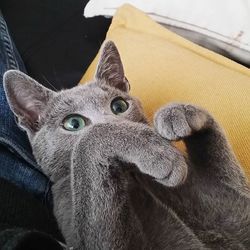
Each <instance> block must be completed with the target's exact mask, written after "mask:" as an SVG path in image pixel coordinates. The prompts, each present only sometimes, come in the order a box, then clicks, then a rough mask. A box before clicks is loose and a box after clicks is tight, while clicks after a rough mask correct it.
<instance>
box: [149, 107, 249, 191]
mask: <svg viewBox="0 0 250 250" xmlns="http://www.w3.org/2000/svg"><path fill="white" fill-rule="evenodd" d="M154 125H155V128H156V130H157V131H158V133H159V134H161V135H162V136H163V137H164V138H167V139H168V140H174V141H175V140H181V139H183V140H184V142H185V144H186V147H187V151H188V155H189V157H190V159H191V162H193V163H194V165H195V166H197V172H198V171H199V170H201V171H200V173H201V174H202V175H206V174H207V176H210V178H217V179H218V180H219V181H220V182H221V181H222V182H223V183H224V184H226V185H229V186H231V187H233V188H234V189H236V190H237V191H240V192H243V193H247V194H248V193H249V189H248V186H247V181H246V178H245V176H244V173H243V170H242V169H241V167H240V164H239V162H238V161H237V159H236V157H235V155H234V153H233V151H232V149H231V146H230V145H229V143H228V141H227V139H226V137H225V135H224V132H223V131H222V129H221V128H220V126H219V125H218V124H217V122H216V121H215V120H214V119H213V117H212V116H211V115H210V114H209V113H208V112H207V111H205V110H203V109H201V108H199V107H196V106H193V105H185V104H171V105H168V106H166V107H163V108H161V109H160V110H159V111H158V112H157V113H156V115H155V119H154Z"/></svg>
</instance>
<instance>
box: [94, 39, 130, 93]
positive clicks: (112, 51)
mask: <svg viewBox="0 0 250 250" xmlns="http://www.w3.org/2000/svg"><path fill="white" fill-rule="evenodd" d="M95 78H96V79H97V80H99V81H100V82H101V84H107V85H109V86H111V87H114V88H117V89H119V90H121V91H125V92H128V91H129V89H130V86H129V82H128V80H127V78H126V77H125V75H124V69H123V65H122V61H121V57H120V54H119V52H118V50H117V48H116V46H115V44H114V42H112V41H108V42H106V43H105V44H104V45H103V48H102V52H101V57H100V60H99V63H98V66H97V70H96V74H95Z"/></svg>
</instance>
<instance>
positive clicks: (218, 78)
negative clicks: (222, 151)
mask: <svg viewBox="0 0 250 250" xmlns="http://www.w3.org/2000/svg"><path fill="white" fill-rule="evenodd" d="M107 40H113V41H114V42H115V43H116V45H117V47H118V49H119V52H120V54H121V58H122V61H123V64H124V68H125V73H126V76H127V78H128V79H129V81H130V85H131V93H132V95H134V96H137V97H139V99H140V100H141V101H142V104H143V106H144V109H145V112H146V114H147V116H148V118H149V119H151V120H152V117H153V114H154V112H155V111H156V110H157V109H158V108H159V107H161V106H162V105H164V104H166V103H169V102H185V103H193V104H196V105H199V106H201V107H204V108H206V109H207V110H208V111H209V112H210V113H211V114H212V115H213V116H214V117H215V118H216V119H217V121H218V122H219V123H220V124H221V125H222V127H223V128H224V129H225V131H226V134H227V136H228V138H229V141H230V143H231V144H232V146H233V149H234V151H235V153H236V155H237V157H238V159H239V160H240V162H241V164H242V166H243V167H244V168H245V171H246V173H247V175H248V177H250V70H249V69H247V68H245V67H243V66H241V65H239V64H237V63H235V62H233V61H231V60H229V59H227V58H224V57H223V56H220V55H218V54H216V53H213V52H211V51H209V50H207V49H204V48H202V47H200V46H198V45H195V44H193V43H191V42H189V41H187V40H185V39H184V38H181V37H180V36H178V35H176V34H174V33H172V32H170V31H168V30H166V29H165V28H163V27H162V26H160V25H159V24H157V23H155V22H154V21H152V20H151V19H150V18H149V17H148V16H146V15H145V14H144V13H143V12H141V11H139V10H137V9H135V8H134V7H132V6H131V5H124V6H122V7H121V8H120V9H119V10H118V11H117V13H116V14H115V16H114V18H113V21H112V24H111V26H110V28H109V31H108V33H107ZM98 57H99V56H97V58H96V59H95V60H94V61H93V63H92V64H91V66H90V67H89V69H88V70H87V72H86V73H85V75H84V76H83V78H82V80H81V83H84V82H86V81H89V80H91V79H93V76H94V72H95V69H96V64H97V60H98Z"/></svg>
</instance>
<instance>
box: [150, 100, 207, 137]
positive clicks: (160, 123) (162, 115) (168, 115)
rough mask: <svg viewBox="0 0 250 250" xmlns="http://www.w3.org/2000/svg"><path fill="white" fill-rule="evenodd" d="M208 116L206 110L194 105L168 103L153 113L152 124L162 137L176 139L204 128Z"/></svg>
mask: <svg viewBox="0 0 250 250" xmlns="http://www.w3.org/2000/svg"><path fill="white" fill-rule="evenodd" d="M210 118H211V117H210V116H209V115H208V113H207V112H206V111H204V110H203V109H200V108H198V107H196V106H193V105H188V104H187V105H186V104H170V105H168V106H165V107H163V108H161V109H160V110H159V111H158V112H157V113H156V114H155V118H154V126H155V129H156V131H157V132H158V133H159V134H160V135H161V136H162V137H164V138H166V139H168V140H171V141H176V140H180V139H183V138H186V137H188V136H190V135H192V134H193V133H195V132H197V131H200V130H202V129H204V128H205V127H206V125H207V123H208V121H209V119H210Z"/></svg>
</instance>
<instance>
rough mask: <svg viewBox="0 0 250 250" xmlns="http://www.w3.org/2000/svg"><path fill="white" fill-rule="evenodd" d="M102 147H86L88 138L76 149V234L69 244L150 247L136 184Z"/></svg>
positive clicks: (73, 188)
mask: <svg viewBox="0 0 250 250" xmlns="http://www.w3.org/2000/svg"><path fill="white" fill-rule="evenodd" d="M103 146H104V145H103ZM105 146H106V145H105ZM93 150H94V151H93ZM101 150H102V149H101V147H99V146H97V147H93V145H92V146H91V150H88V149H86V138H84V139H83V140H80V142H79V144H78V145H77V147H76V149H75V150H74V154H73V160H72V165H71V192H72V209H73V211H72V212H73V213H72V228H73V232H74V233H73V234H72V236H71V239H70V240H69V242H68V246H69V247H70V246H73V248H74V249H77V250H80V249H124V250H126V249H132V250H133V249H134V250H137V249H150V247H149V246H148V242H147V239H146V238H145V237H144V235H143V230H142V226H141V224H140V222H139V220H138V218H137V216H136V215H135V213H134V211H133V207H132V204H131V201H130V198H129V193H130V188H132V185H133V183H131V182H130V178H129V175H128V172H126V167H127V166H124V164H123V163H121V162H119V161H118V160H116V159H114V158H113V157H110V155H107V154H106V153H104V152H103V153H101V155H99V152H101ZM90 151H91V152H90ZM95 154H96V155H95Z"/></svg>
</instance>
